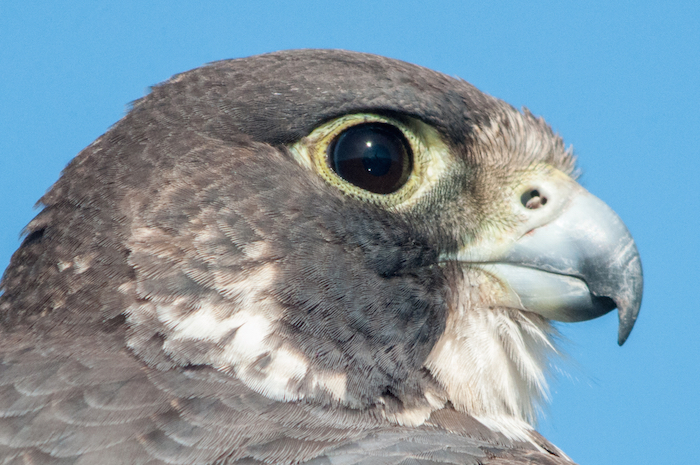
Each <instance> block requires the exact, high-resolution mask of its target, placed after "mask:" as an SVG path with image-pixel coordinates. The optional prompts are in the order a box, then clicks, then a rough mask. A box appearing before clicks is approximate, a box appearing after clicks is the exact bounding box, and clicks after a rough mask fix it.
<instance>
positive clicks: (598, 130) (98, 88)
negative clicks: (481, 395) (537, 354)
mask: <svg viewBox="0 0 700 465" xmlns="http://www.w3.org/2000/svg"><path fill="white" fill-rule="evenodd" d="M584 3H585V6H584ZM305 47H315V48H344V49H350V50H358V51H365V52H372V53H377V54H381V55H387V56H390V57H394V58H399V59H402V60H406V61H410V62H413V63H417V64H420V65H423V66H427V67H429V68H433V69H436V70H438V71H442V72H444V73H446V74H449V75H453V76H459V77H461V78H464V79H466V80H468V81H470V82H471V83H473V84H474V85H476V86H477V87H479V88H480V89H482V90H483V91H485V92H487V93H490V94H492V95H495V96H497V97H500V98H502V99H504V100H506V101H508V102H510V103H511V104H513V105H515V106H516V107H521V106H527V107H528V108H530V109H531V110H532V111H533V112H534V113H535V114H538V115H543V116H544V117H545V118H546V119H547V121H548V122H549V123H550V124H551V125H552V126H553V127H554V128H555V130H557V131H558V132H559V133H561V134H562V135H563V136H564V139H565V140H566V142H567V143H568V144H573V146H574V148H575V150H576V152H577V154H578V156H579V160H580V167H581V168H582V170H583V173H584V174H583V177H582V179H581V182H582V184H583V185H584V186H585V187H586V188H588V189H589V190H590V191H592V192H593V193H594V194H596V195H597V196H599V197H601V198H602V199H603V200H605V201H606V202H608V204H609V205H610V206H611V207H612V208H613V209H615V210H616V211H617V212H618V214H619V215H620V216H621V217H622V219H623V220H624V221H625V222H626V223H627V225H628V227H629V229H630V230H631V231H632V234H633V235H634V237H635V238H636V241H637V244H638V247H639V250H640V252H641V255H642V261H643V265H644V272H645V278H646V283H645V284H646V289H645V296H644V301H643V304H642V311H641V314H640V318H639V320H638V323H637V326H636V328H635V329H634V331H633V332H632V335H631V336H630V339H629V340H628V342H627V343H626V344H625V346H624V347H622V348H619V347H618V346H617V344H616V335H617V327H616V326H617V318H616V316H615V315H613V314H610V315H607V316H606V317H604V318H601V319H599V320H595V321H592V322H587V323H580V324H573V325H566V326H562V327H561V330H562V332H563V334H564V335H565V337H566V338H567V339H568V342H567V343H566V344H565V348H566V350H567V353H568V354H569V358H568V360H567V361H565V362H563V363H561V364H560V368H561V370H560V371H559V372H558V374H557V375H556V379H555V380H554V381H553V389H552V391H553V392H552V393H553V403H552V406H551V407H550V409H549V410H548V412H547V413H546V416H545V417H544V418H543V419H542V421H541V423H540V427H539V429H540V431H541V432H542V433H543V434H544V435H545V436H547V437H548V438H549V439H550V440H552V441H553V442H554V443H556V444H557V445H559V446H560V447H562V448H563V449H564V451H566V452H567V453H568V454H569V455H570V456H571V457H572V458H574V459H575V460H576V461H578V462H580V463H582V464H604V463H609V464H613V463H614V464H617V465H623V464H644V463H696V462H697V445H698V442H699V441H700V439H698V436H700V343H699V339H698V335H697V333H698V330H699V329H700V299H699V297H698V295H699V289H700V283H698V278H699V277H700V276H699V275H700V273H699V269H700V254H699V253H698V252H699V251H700V246H699V245H698V231H699V230H700V221H699V219H698V218H699V216H700V183H699V182H698V174H699V172H700V161H699V160H700V2H698V1H697V0H693V1H687V2H673V1H666V2H661V1H659V2H645V1H637V2H630V1H628V2H610V1H600V2H595V1H588V2H561V1H551V2H542V1H522V2H505V1H504V2H483V1H480V2H467V1H454V2H428V1H425V0H423V1H413V0H402V1H390V2H377V1H352V2H343V1H333V2H331V1H315V2H281V1H279V2H269V1H260V0H257V1H253V0H246V1H230V2H216V1H210V2H204V1H203V2H197V3H195V2H191V3H188V2H180V1H173V0H171V1H147V2H144V1H127V0H121V1H120V2H100V3H99V4H98V2H88V1H77V0H74V1H72V2H49V1H44V2H34V1H30V0H23V1H21V2H19V1H15V2H10V1H0V218H2V221H1V222H0V269H4V268H5V266H6V265H7V263H8V262H9V259H10V256H11V254H12V252H13V251H14V250H15V249H16V247H17V246H18V245H19V233H20V231H21V229H22V228H23V227H24V226H25V225H26V223H27V222H28V221H29V220H30V219H31V218H32V217H33V216H34V215H35V214H36V211H35V210H33V209H32V206H33V205H34V202H35V201H36V200H37V199H38V198H39V197H40V196H41V195H42V194H43V193H44V192H45V191H46V189H47V188H48V187H49V186H50V185H51V184H52V183H53V182H54V181H55V180H56V179H57V178H58V176H59V173H60V172H61V169H62V168H63V167H64V166H65V165H66V163H68V161H69V160H70V159H71V158H73V157H74V156H75V155H76V154H77V153H78V152H79V151H80V150H81V149H82V148H83V147H85V146H86V145H88V144H89V143H90V142H92V141H93V140H94V139H95V138H97V137H98V136H99V135H101V134H102V133H104V132H105V131H106V130H107V129H108V128H109V127H110V125H111V124H113V123H114V122H116V121H117V120H118V119H120V118H121V117H122V116H123V115H124V113H125V111H126V109H127V104H128V103H129V102H130V101H132V100H134V99H137V98H139V97H141V96H143V95H144V93H145V92H147V90H148V86H150V85H153V84H155V83H158V82H160V81H163V80H165V79H167V78H169V77H170V76H171V75H173V74H175V73H178V72H181V71H185V70H188V69H191V68H194V67H197V66H200V65H202V64H204V63H207V62H210V61H214V60H220V59H224V58H234V57H243V56H247V55H254V54H258V53H264V52H271V51H274V50H279V49H289V48H305Z"/></svg>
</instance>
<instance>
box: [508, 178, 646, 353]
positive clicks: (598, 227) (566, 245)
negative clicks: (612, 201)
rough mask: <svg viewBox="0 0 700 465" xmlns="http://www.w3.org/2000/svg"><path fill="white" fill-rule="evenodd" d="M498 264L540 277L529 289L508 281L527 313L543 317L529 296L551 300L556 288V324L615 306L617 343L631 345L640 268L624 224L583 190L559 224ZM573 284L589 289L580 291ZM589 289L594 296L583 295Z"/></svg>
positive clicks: (530, 237) (518, 245)
mask: <svg viewBox="0 0 700 465" xmlns="http://www.w3.org/2000/svg"><path fill="white" fill-rule="evenodd" d="M499 262H500V263H505V264H508V265H517V268H520V269H521V270H523V271H525V270H528V269H529V270H532V272H534V273H537V275H533V276H532V277H531V279H528V280H527V281H528V282H527V283H526V282H525V280H523V279H522V278H520V279H514V278H515V276H512V277H511V278H510V279H512V280H513V281H512V282H509V284H510V285H511V288H512V289H513V291H514V292H515V293H516V294H518V296H519V297H520V298H521V300H523V304H524V306H525V307H531V308H532V311H535V312H537V313H542V312H539V311H537V309H536V306H537V304H538V303H539V302H536V301H535V300H537V299H534V300H533V299H532V298H531V297H530V295H532V294H533V293H534V294H540V295H542V294H549V292H551V290H552V288H553V287H556V288H558V290H557V293H558V294H559V296H560V299H558V303H559V305H560V309H559V311H558V313H557V314H554V315H553V314H552V312H547V314H545V315H544V316H547V317H549V318H552V319H555V320H563V321H583V320H589V319H592V318H597V317H599V316H601V315H604V314H605V313H607V312H609V311H610V310H612V309H613V308H614V306H616V307H617V308H618V310H619V320H620V326H619V332H618V343H619V344H620V345H622V344H624V342H625V341H626V340H627V337H628V336H629V334H630V332H631V331H632V328H633V327H634V323H635V321H636V319H637V315H638V313H639V308H640V306H641V303H642V290H643V281H644V280H643V274H642V264H641V260H640V257H639V252H638V251H637V247H636V245H635V243H634V240H633V239H632V236H631V234H630V233H629V231H628V230H627V227H626V226H625V224H624V223H623V222H622V220H621V219H620V218H619V217H618V216H617V214H615V212H614V211H613V210H612V209H611V208H610V207H608V206H607V205H606V204H605V203H604V202H603V201H602V200H600V199H598V198H597V197H595V196H594V195H592V194H590V193H589V192H587V191H585V190H583V189H582V190H581V191H580V192H579V193H578V195H576V196H574V197H573V198H572V199H571V202H570V204H569V205H568V206H567V208H565V210H564V211H563V212H562V214H561V215H560V216H559V217H558V218H556V220H554V221H552V222H550V223H548V224H545V225H543V226H541V227H539V228H536V229H534V230H532V231H531V232H529V233H528V234H526V235H524V236H523V237H521V238H520V239H519V240H518V241H517V242H515V244H513V246H512V247H511V248H510V249H509V250H508V252H507V254H506V255H505V256H504V257H503V259H502V260H499ZM521 267H522V268H521ZM538 270H540V272H539V273H538ZM542 271H546V272H548V273H541V272H542ZM510 274H513V273H510ZM546 275H549V276H546ZM573 278H578V279H576V281H578V280H580V281H582V283H585V285H584V286H583V287H580V286H578V285H577V284H576V283H575V282H572V281H571V280H572V279H573ZM537 279H541V280H542V281H541V283H540V284H539V285H538V284H536V283H534V282H533V281H535V280H537ZM521 283H522V284H523V285H526V286H525V287H521V285H520V284H521ZM533 285H534V289H533V287H532V286H533ZM527 286H530V287H527ZM585 288H587V290H588V291H589V294H590V295H588V296H586V295H585V294H587V293H588V292H586V289H585ZM538 291H544V292H542V293H540V292H538ZM608 299H610V300H612V302H614V306H613V305H612V304H611V302H610V300H608ZM526 309H527V308H526ZM552 310H554V309H552Z"/></svg>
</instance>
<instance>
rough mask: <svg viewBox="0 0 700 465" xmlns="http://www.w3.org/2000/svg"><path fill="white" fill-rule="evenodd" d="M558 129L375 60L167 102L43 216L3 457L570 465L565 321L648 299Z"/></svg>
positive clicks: (4, 405)
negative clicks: (552, 396) (551, 405)
mask: <svg viewBox="0 0 700 465" xmlns="http://www.w3.org/2000/svg"><path fill="white" fill-rule="evenodd" d="M574 173H575V160H574V157H573V155H572V153H571V151H569V150H567V149H566V148H565V146H564V144H563V142H562V140H561V138H560V137H559V136H557V135H556V134H554V133H553V132H552V130H551V129H550V127H549V126H548V125H547V124H546V123H545V122H544V121H543V120H542V119H541V118H537V117H535V116H533V115H532V114H531V113H530V112H528V111H527V110H523V111H522V112H521V111H518V110H516V109H514V108H513V107H511V106H510V105H508V104H506V103H504V102H502V101H500V100H498V99H496V98H493V97H490V96H488V95H485V94H484V93H482V92H480V91H479V90H477V89H476V88H474V87H473V86H471V85H470V84H468V83H467V82H465V81H463V80H459V79H454V78H451V77H448V76H445V75H442V74H440V73H437V72H434V71H431V70H428V69H425V68H422V67H419V66H415V65H411V64H408V63H404V62H401V61H396V60H392V59H388V58H383V57H379V56H374V55H368V54H362V53H354V52H346V51H334V50H297V51H285V52H278V53H272V54H267V55H261V56H255V57H250V58H244V59H236V60H227V61H220V62H216V63H212V64H209V65H207V66H204V67H202V68H198V69H195V70H192V71H188V72H185V73H183V74H179V75H177V76H175V77H173V78H171V79H170V80H168V81H167V82H165V83H163V84H160V85H158V86H156V87H154V88H153V89H152V91H151V92H150V94H149V95H147V96H146V97H144V98H142V99H140V100H138V101H137V102H135V103H134V104H133V107H132V108H131V110H130V111H129V112H128V114H127V115H126V116H125V117H124V118H123V119H122V120H121V121H119V122H117V123H116V124H115V125H114V126H113V127H112V128H111V129H110V130H109V131H108V132H107V133H106V134H104V135H102V136H101V137H99V138H98V139H97V140H96V141H95V142H93V143H92V144H90V145H89V146H88V147H87V148H86V149H84V150H83V151H82V152H81V153H80V154H79V155H78V156H77V157H76V158H75V159H74V160H73V161H72V162H71V163H70V164H69V165H68V166H67V167H66V169H65V170H64V172H63V174H62V176H61V178H60V179H59V180H58V181H57V182H56V184H55V185H54V186H53V187H52V188H51V189H50V190H49V191H48V193H47V194H46V195H45V196H44V197H43V198H42V199H41V204H42V205H43V209H42V211H41V212H40V213H39V214H38V215H37V216H36V218H34V219H33V220H32V221H31V222H30V223H29V225H28V226H27V228H26V237H25V238H24V240H23V243H22V244H21V246H20V248H19V249H18V250H17V251H16V252H15V254H14V256H13V257H12V261H11V263H10V265H9V267H8V268H7V270H6V271H5V274H4V276H3V280H2V285H1V290H2V295H1V296H0V464H76V465H77V464H81V465H84V464H100V465H111V464H262V463H266V464H300V463H305V464H318V465H320V464H328V465H351V464H357V465H360V464H396V465H399V464H404V465H408V464H524V463H542V464H565V463H571V461H570V459H569V458H568V457H567V456H566V455H565V454H564V453H563V452H561V451H560V450H559V449H558V448H557V447H555V446H554V445H552V444H551V443H549V442H548V441H547V440H546V439H544V438H543V437H542V436H540V435H539V434H538V433H537V432H536V431H535V429H534V427H533V426H532V425H533V424H534V422H535V419H536V417H537V414H538V409H539V408H540V407H541V405H542V403H543V402H544V401H546V400H547V399H548V391H547V379H546V378H547V367H548V366H549V365H550V361H551V359H552V358H553V357H556V356H557V353H558V351H557V348H556V346H555V342H554V340H555V339H556V329H555V328H554V327H553V324H552V320H556V321H564V322H574V321H582V320H588V319H591V318H596V317H598V316H601V315H603V314H605V313H607V312H609V311H610V310H612V309H614V308H615V307H617V308H618V310H619V320H620V326H619V335H618V341H619V343H620V344H622V343H623V342H624V341H625V340H626V338H627V336H628V335H629V333H630V331H631V330H632V327H633V325H634V323H635V320H636V317H637V314H638V311H639V307H640V303H641V296H642V269H641V262H640V259H639V255H638V252H637V249H636V246H635V244H634V241H633V240H632V237H631V236H630V234H629V232H628V231H627V228H626V227H625V225H624V224H623V223H622V221H621V220H620V219H619V218H618V216H617V215H616V214H615V213H614V212H613V211H612V210H611V209H610V208H609V207H608V206H606V205H605V203H603V202H602V201H601V200H599V199H598V198H596V197H594V196H593V195H591V194H590V193H588V192H587V191H586V190H584V189H583V188H582V187H581V186H580V185H579V184H578V183H577V182H576V181H575V180H574V177H575V176H574Z"/></svg>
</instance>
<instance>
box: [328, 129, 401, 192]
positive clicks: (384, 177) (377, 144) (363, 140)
mask: <svg viewBox="0 0 700 465" xmlns="http://www.w3.org/2000/svg"><path fill="white" fill-rule="evenodd" d="M412 158H413V154H412V152H411V149H410V146H409V144H408V141H407V140H406V138H405V137H404V135H403V134H402V133H401V131H400V130H399V129H397V128H396V127H394V126H392V125H390V124H385V123H365V124H358V125H357V126H353V127H351V128H348V129H346V130H345V131H343V132H342V133H340V135H339V136H338V137H337V138H336V139H335V140H334V141H333V143H332V144H331V145H330V146H329V148H328V161H329V164H330V167H331V169H332V170H333V171H335V172H336V174H337V175H338V176H340V177H341V178H343V179H344V180H346V181H347V182H349V183H351V184H354V185H355V186H357V187H359V188H361V189H364V190H367V191H370V192H374V193H375V194H391V193H392V192H396V191H397V190H399V189H400V188H401V186H403V185H404V184H405V183H406V181H407V180H408V177H409V175H410V174H411V171H412V169H413V161H412Z"/></svg>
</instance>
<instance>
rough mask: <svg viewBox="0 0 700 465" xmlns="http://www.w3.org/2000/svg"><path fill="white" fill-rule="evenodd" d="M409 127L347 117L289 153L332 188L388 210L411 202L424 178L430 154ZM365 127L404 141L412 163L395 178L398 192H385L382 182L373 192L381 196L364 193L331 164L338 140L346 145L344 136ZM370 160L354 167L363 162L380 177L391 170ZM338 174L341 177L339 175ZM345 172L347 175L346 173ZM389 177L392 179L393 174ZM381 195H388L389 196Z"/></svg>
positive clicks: (395, 122) (365, 116)
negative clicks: (410, 199)
mask: <svg viewBox="0 0 700 465" xmlns="http://www.w3.org/2000/svg"><path fill="white" fill-rule="evenodd" d="M410 123H411V122H410V121H409V122H408V124H406V123H404V122H402V121H399V120H397V119H395V118H389V117H386V116H382V115H376V114H370V113H363V114H354V115H346V116H343V117H340V118H337V119H335V120H333V121H330V122H328V123H326V124H324V125H322V126H319V127H318V128H316V129H315V130H314V131H313V132H312V133H311V134H309V135H308V136H307V137H305V138H304V139H302V140H301V141H299V142H297V143H296V144H294V145H293V146H292V147H290V149H291V151H292V153H293V154H294V155H295V157H296V158H297V159H298V160H299V161H300V162H302V164H304V165H306V166H308V167H310V168H312V169H314V171H316V172H317V173H318V174H320V176H321V177H322V178H323V179H324V180H325V181H326V182H327V183H328V184H330V185H331V186H334V187H336V188H338V189H340V190H341V191H342V192H344V193H346V194H348V195H350V196H352V197H355V198H358V199H360V200H364V201H370V202H373V203H376V204H379V205H383V206H387V207H394V206H398V205H399V204H402V203H403V202H405V201H406V200H408V199H409V198H411V196H412V195H413V194H414V193H415V192H416V190H417V189H418V187H419V186H420V184H421V182H422V180H423V178H424V174H425V167H426V161H427V160H426V158H427V150H426V148H425V145H424V143H423V141H422V140H421V137H420V135H419V134H417V131H416V129H415V128H411V127H410ZM362 127H372V128H379V129H380V132H381V131H384V132H395V133H396V135H397V136H399V138H401V139H403V143H404V144H405V146H406V151H407V152H408V154H407V155H408V156H409V157H410V161H409V163H408V164H407V165H408V166H407V168H406V167H404V168H403V169H405V170H406V172H405V173H402V172H398V173H397V175H395V176H394V178H396V185H397V187H396V188H393V187H391V186H390V187H388V188H385V187H383V186H380V185H379V182H375V183H374V186H375V188H374V190H375V191H378V192H372V191H371V190H372V188H370V189H369V190H368V189H363V188H362V187H359V186H358V185H355V184H353V183H352V182H349V181H348V180H347V179H344V178H343V176H341V174H346V173H343V169H339V168H338V166H337V163H335V165H336V166H334V163H333V160H332V158H333V154H332V153H331V152H333V151H334V150H335V147H337V144H338V142H339V140H340V141H341V143H344V142H342V140H343V137H344V135H346V134H348V133H350V132H352V130H353V129H355V128H362ZM349 130H350V131H349ZM356 132H359V131H356ZM369 146H370V143H368V147H369ZM367 150H368V151H369V152H371V153H372V154H373V155H374V154H376V153H377V151H376V150H374V149H367ZM367 160H368V159H367V158H365V159H363V160H361V161H358V160H354V161H351V162H352V163H354V164H355V166H357V165H358V164H359V163H360V162H364V168H365V169H366V171H367V172H371V170H372V169H379V171H380V174H382V173H383V172H384V170H385V168H386V167H387V166H388V165H385V164H383V163H382V161H383V160H379V161H378V162H377V161H376V158H372V159H371V160H370V165H369V166H368V165H367ZM372 160H374V161H372ZM372 163H373V164H372ZM397 169H398V170H401V169H402V168H401V167H399V168H397ZM386 170H388V168H386ZM339 171H340V172H341V174H339ZM345 171H347V169H346V170H345ZM387 174H388V175H392V173H391V172H388V173H387ZM345 177H346V178H347V177H348V176H347V175H346V176H345ZM355 177H356V176H355ZM350 178H351V179H352V178H353V176H350ZM359 184H361V183H359ZM370 186H372V184H370ZM376 186H379V187H376ZM382 191H386V193H383V192H382Z"/></svg>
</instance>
